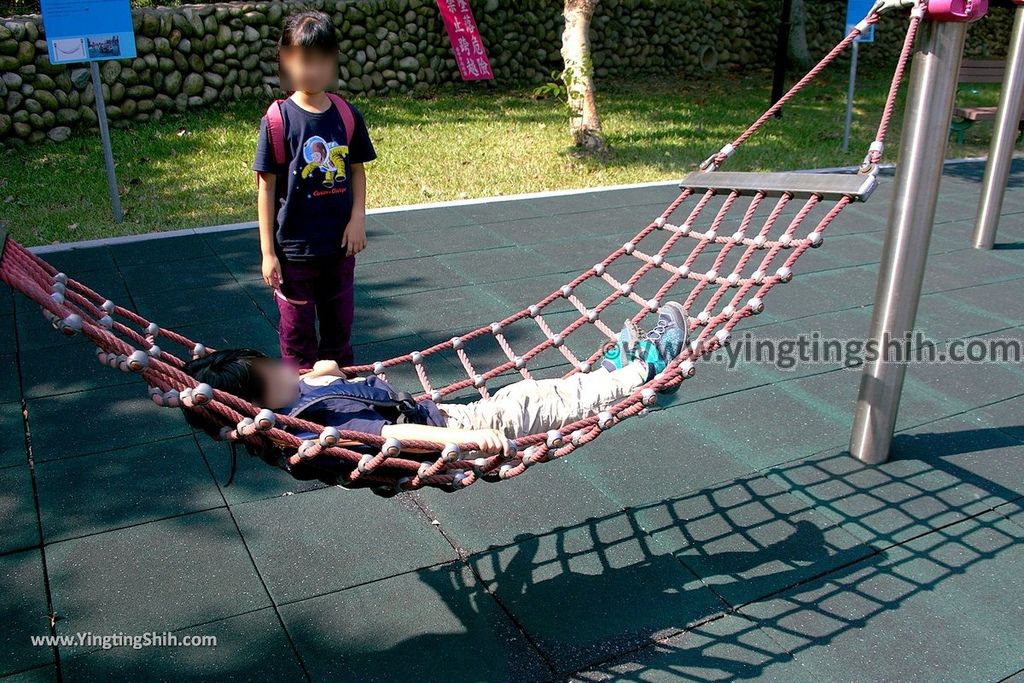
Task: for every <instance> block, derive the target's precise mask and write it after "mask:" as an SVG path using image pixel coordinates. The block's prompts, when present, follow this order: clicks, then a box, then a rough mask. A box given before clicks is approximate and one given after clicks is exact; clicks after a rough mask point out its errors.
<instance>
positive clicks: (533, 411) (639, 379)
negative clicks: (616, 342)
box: [438, 363, 647, 439]
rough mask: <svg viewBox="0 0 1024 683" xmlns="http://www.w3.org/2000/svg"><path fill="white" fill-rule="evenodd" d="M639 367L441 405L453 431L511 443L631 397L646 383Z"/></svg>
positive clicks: (519, 385) (527, 384)
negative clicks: (495, 434)
mask: <svg viewBox="0 0 1024 683" xmlns="http://www.w3.org/2000/svg"><path fill="white" fill-rule="evenodd" d="M646 379H647V377H646V373H645V371H644V369H643V368H641V367H640V365H639V364H638V363H632V364H630V365H628V366H627V367H625V368H622V369H620V370H616V371H615V372H608V371H607V370H605V369H603V368H601V369H598V370H596V371H594V372H590V373H577V374H575V375H573V376H572V377H568V378H565V379H541V380H532V379H528V380H523V381H521V382H516V383H515V384H510V385H509V386H507V387H504V388H503V389H499V390H498V391H497V392H495V393H494V394H493V395H492V396H491V397H490V398H484V399H480V400H479V401H475V402H473V403H469V404H461V403H443V404H441V405H439V406H438V408H439V409H440V410H441V413H442V414H443V415H445V416H446V418H447V421H448V426H449V427H454V428H456V429H497V430H500V431H502V432H504V433H505V435H506V436H507V437H509V438H510V439H514V438H517V437H520V436H525V435H527V434H537V433H540V432H546V431H548V430H550V429H561V428H562V427H564V426H565V425H567V424H571V423H573V422H576V421H577V420H582V419H584V418H587V417H591V416H592V415H597V414H598V413H600V412H601V411H602V410H606V409H608V408H609V407H610V406H612V405H614V404H615V403H616V402H618V401H619V400H621V399H623V398H625V397H626V396H629V395H630V394H631V393H633V391H634V390H635V389H636V388H637V387H639V386H640V385H642V384H643V383H644V382H645V381H646Z"/></svg>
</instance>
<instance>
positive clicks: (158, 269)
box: [121, 255, 235, 297]
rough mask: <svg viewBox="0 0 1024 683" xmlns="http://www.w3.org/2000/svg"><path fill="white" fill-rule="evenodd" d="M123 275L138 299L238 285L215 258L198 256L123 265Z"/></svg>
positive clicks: (133, 294)
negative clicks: (177, 291)
mask: <svg viewBox="0 0 1024 683" xmlns="http://www.w3.org/2000/svg"><path fill="white" fill-rule="evenodd" d="M121 275H122V276H123V277H124V281H125V282H126V283H127V284H128V290H129V291H130V292H131V293H132V296H135V297H143V296H148V295H151V294H156V293H158V292H168V291H172V290H187V289H192V290H204V289H213V288H214V287H217V286H218V285H224V284H230V283H233V282H235V279H234V277H232V275H231V273H230V271H228V270H226V269H225V267H224V263H223V261H221V260H220V259H219V258H218V257H216V256H213V255H210V256H197V257H196V258H192V259H188V260H185V261H181V260H178V261H174V260H171V261H155V262H153V263H146V264H142V265H134V266H124V267H122V268H121ZM197 296H198V294H197Z"/></svg>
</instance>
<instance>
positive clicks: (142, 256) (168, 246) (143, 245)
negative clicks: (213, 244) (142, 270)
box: [107, 235, 213, 268]
mask: <svg viewBox="0 0 1024 683" xmlns="http://www.w3.org/2000/svg"><path fill="white" fill-rule="evenodd" d="M107 250H108V251H109V252H110V255H111V256H113V257H114V261H116V262H117V265H118V266H120V267H122V268H129V267H132V266H138V265H148V264H153V263H166V262H168V261H191V260H192V259H197V258H203V257H206V256H211V255H212V254H213V252H212V251H211V250H210V248H209V246H207V243H206V241H205V240H204V239H203V238H202V237H200V236H199V235H182V236H180V237H158V238H156V239H149V240H141V241H137V242H127V243H125V244H115V245H112V246H110V247H108V248H107Z"/></svg>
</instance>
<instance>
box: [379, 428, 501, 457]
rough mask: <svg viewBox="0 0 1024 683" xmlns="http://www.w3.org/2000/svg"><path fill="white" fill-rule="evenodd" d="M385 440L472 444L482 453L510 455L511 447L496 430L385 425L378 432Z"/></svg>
mask: <svg viewBox="0 0 1024 683" xmlns="http://www.w3.org/2000/svg"><path fill="white" fill-rule="evenodd" d="M380 435H381V436H383V437H384V438H386V439H398V440H399V441H404V440H409V439H411V440H414V441H433V442H434V443H439V444H448V443H455V444H459V443H474V444H476V445H477V446H478V447H479V449H480V451H481V452H483V453H491V454H498V453H504V454H505V455H507V456H508V455H512V450H511V449H512V447H511V446H510V443H509V440H508V439H507V438H505V435H504V434H502V433H501V432H499V431H498V430H497V429H453V428H451V427H434V426H431V425H418V424H397V425H386V426H385V427H384V428H383V429H382V430H381V432H380Z"/></svg>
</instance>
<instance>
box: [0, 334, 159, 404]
mask: <svg viewBox="0 0 1024 683" xmlns="http://www.w3.org/2000/svg"><path fill="white" fill-rule="evenodd" d="M21 373H22V381H23V382H24V385H25V398H30V399H31V398H42V397H45V396H56V395H58V394H69V393H72V392H76V391H85V390H87V389H100V388H103V387H112V386H117V385H122V384H134V385H136V386H135V388H134V389H137V388H138V386H137V385H138V381H139V380H138V378H137V377H135V376H134V375H130V374H127V373H124V372H121V371H120V370H115V369H114V368H111V367H109V366H106V365H100V364H99V362H98V361H97V360H96V352H95V347H89V346H86V345H75V346H74V347H72V348H69V349H66V350H64V349H62V350H57V349H46V350H39V351H34V352H32V353H26V354H24V355H23V356H22V358H21ZM2 384H3V380H0V386H2ZM126 391H127V392H129V393H131V392H132V391H133V389H127V390H126Z"/></svg>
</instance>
